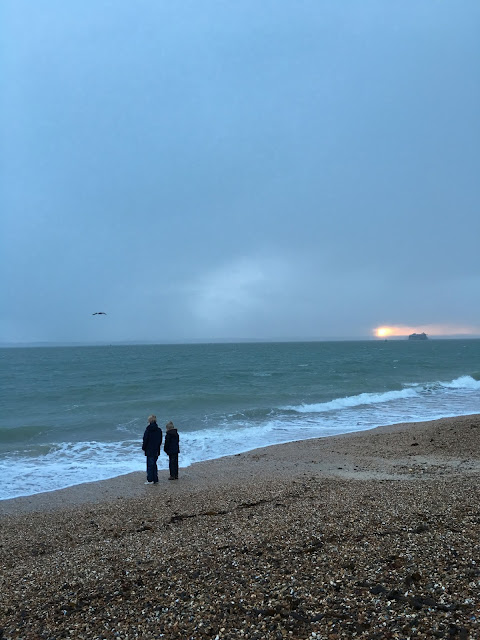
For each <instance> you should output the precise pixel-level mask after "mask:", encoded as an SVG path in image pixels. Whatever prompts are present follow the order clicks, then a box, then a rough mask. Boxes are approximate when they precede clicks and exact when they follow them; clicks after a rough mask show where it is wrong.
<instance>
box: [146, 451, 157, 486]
mask: <svg viewBox="0 0 480 640" xmlns="http://www.w3.org/2000/svg"><path fill="white" fill-rule="evenodd" d="M157 460H158V456H147V481H148V482H158V469H157Z"/></svg>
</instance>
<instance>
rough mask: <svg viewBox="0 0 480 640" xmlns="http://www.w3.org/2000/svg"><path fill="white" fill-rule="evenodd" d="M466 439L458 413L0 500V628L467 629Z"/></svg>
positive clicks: (472, 548)
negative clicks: (154, 477)
mask: <svg viewBox="0 0 480 640" xmlns="http://www.w3.org/2000/svg"><path fill="white" fill-rule="evenodd" d="M479 442H480V416H464V417H461V418H451V419H444V420H438V421H433V422H428V423H418V424H407V425H395V426H392V427H382V428H379V429H375V430H370V431H367V432H361V433H353V434H350V435H345V436H338V437H333V438H324V439H318V440H309V441H304V442H296V443H290V444H285V445H278V446H274V447H268V448H265V449H258V450H256V451H252V452H250V453H246V454H241V455H238V456H232V457H228V458H222V459H219V460H214V461H210V462H206V463H199V464H196V465H193V466H192V467H189V468H187V469H181V470H180V480H179V482H178V483H168V482H167V474H166V472H164V475H163V476H162V475H161V476H160V484H159V485H158V486H156V487H152V486H145V485H143V480H144V478H143V474H142V473H134V474H129V475H127V476H122V477H119V478H115V479H112V480H108V481H103V482H97V483H91V484H86V485H80V486H77V487H71V488H69V489H65V490H61V491H57V492H53V493H48V494H39V495H37V496H31V497H28V498H18V499H15V500H6V501H3V502H0V560H1V567H2V572H1V577H0V638H2V639H6V638H8V639H10V638H12V639H13V638H15V639H16V640H18V639H21V638H25V639H40V638H41V639H44V638H45V639H47V638H48V639H53V638H55V639H56V638H61V637H71V638H76V639H77V638H88V639H92V638H107V639H110V638H112V639H113V638H120V639H125V640H126V639H127V638H128V639H129V640H130V639H132V638H142V639H149V638H160V637H164V638H168V639H177V638H178V639H182V640H185V639H188V638H195V639H197V638H218V639H220V638H231V639H235V640H236V639H238V638H246V639H247V638H250V639H253V638H257V639H259V640H260V639H263V638H271V639H281V638H317V639H320V638H322V639H324V638H328V639H329V640H337V639H339V638H362V639H367V638H368V639H369V640H371V639H374V638H378V639H379V640H380V639H383V638H386V639H388V638H404V639H405V638H428V639H431V638H452V639H454V638H458V639H469V638H472V639H473V638H478V637H480V623H479V610H480V604H479V595H478V594H479V589H478V587H479V581H480V513H479V506H478V505H479V504H480V500H479V498H480V495H479V493H480V492H479V482H478V480H479V475H480V455H479V453H480V444H479ZM172 485H173V486H172Z"/></svg>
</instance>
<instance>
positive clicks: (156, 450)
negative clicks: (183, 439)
mask: <svg viewBox="0 0 480 640" xmlns="http://www.w3.org/2000/svg"><path fill="white" fill-rule="evenodd" d="M162 435H163V434H162V430H161V429H160V427H159V426H158V424H157V416H149V417H148V425H147V428H146V429H145V433H144V434H143V442H142V449H143V451H144V453H145V456H146V457H147V482H146V483H145V484H152V482H153V484H158V468H157V460H158V456H159V455H160V447H161V445H162Z"/></svg>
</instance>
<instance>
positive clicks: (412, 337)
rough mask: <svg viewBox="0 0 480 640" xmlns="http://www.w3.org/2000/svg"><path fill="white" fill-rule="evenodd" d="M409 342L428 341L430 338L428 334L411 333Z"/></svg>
mask: <svg viewBox="0 0 480 640" xmlns="http://www.w3.org/2000/svg"><path fill="white" fill-rule="evenodd" d="M408 339H409V340H428V336H427V334H426V333H411V334H410V335H409V336H408Z"/></svg>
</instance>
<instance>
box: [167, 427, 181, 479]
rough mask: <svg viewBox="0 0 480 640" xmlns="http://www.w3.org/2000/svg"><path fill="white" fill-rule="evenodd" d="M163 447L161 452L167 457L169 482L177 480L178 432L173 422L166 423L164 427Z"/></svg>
mask: <svg viewBox="0 0 480 640" xmlns="http://www.w3.org/2000/svg"><path fill="white" fill-rule="evenodd" d="M165 428H166V430H167V432H166V434H165V445H164V447H163V450H164V451H165V453H166V454H167V455H168V469H169V471H170V477H169V478H168V479H169V480H178V454H179V453H180V447H179V441H180V437H179V435H178V431H177V430H176V429H175V425H174V424H173V422H171V421H170V422H167V424H166V426H165Z"/></svg>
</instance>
